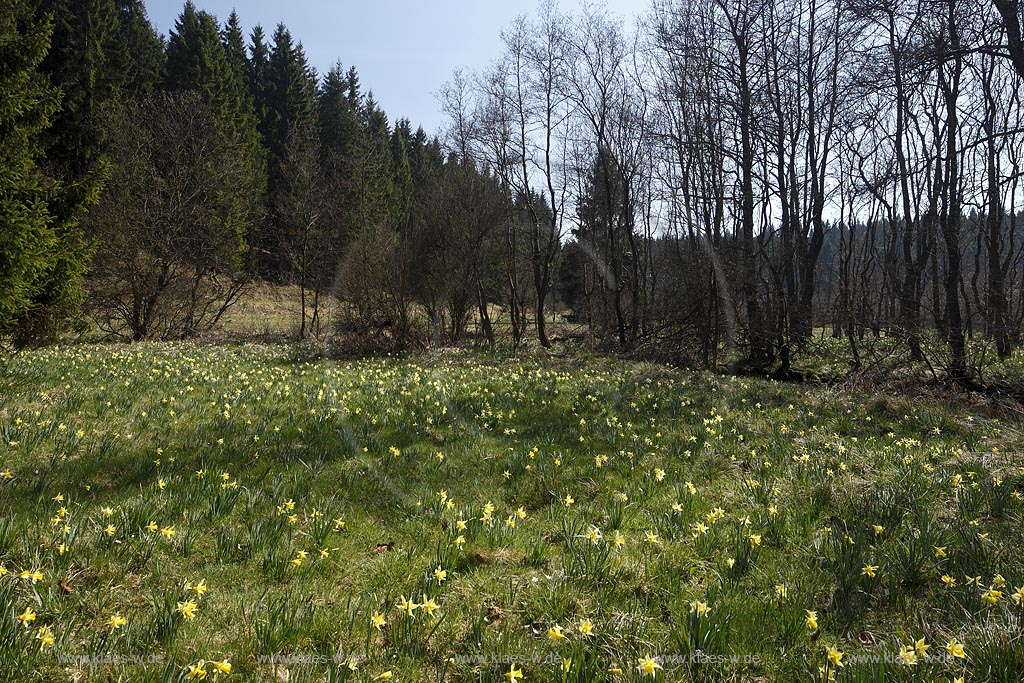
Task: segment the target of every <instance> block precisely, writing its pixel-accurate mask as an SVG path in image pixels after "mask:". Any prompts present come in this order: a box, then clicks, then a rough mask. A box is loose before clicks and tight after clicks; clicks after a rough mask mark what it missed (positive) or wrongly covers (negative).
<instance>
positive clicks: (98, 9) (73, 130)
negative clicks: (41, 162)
mask: <svg viewBox="0 0 1024 683" xmlns="http://www.w3.org/2000/svg"><path fill="white" fill-rule="evenodd" d="M47 16H49V17H52V19H53V35H52V39H51V43H50V48H49V51H48V53H47V55H46V58H45V59H44V60H43V63H42V65H41V70H42V71H43V72H44V73H46V74H47V75H48V76H49V77H50V82H51V83H52V84H53V85H55V86H57V87H59V88H60V89H61V91H62V92H63V98H62V106H61V109H60V110H59V111H58V112H57V113H56V114H55V116H54V118H53V125H52V127H50V128H49V130H48V131H47V132H46V134H45V135H44V140H45V144H46V152H47V154H46V158H47V162H48V165H49V166H51V167H53V168H55V169H56V172H57V173H59V174H60V175H63V176H64V177H68V178H73V179H81V178H84V177H85V176H86V175H88V174H89V173H91V172H93V171H95V170H96V168H97V165H98V163H99V158H100V155H101V153H102V144H103V130H102V128H101V126H100V124H99V116H98V114H99V112H100V110H101V109H102V108H103V106H104V105H105V104H106V103H107V102H109V101H110V100H111V99H113V97H114V96H115V94H116V92H117V90H118V88H119V85H120V83H121V81H122V78H123V75H122V74H121V73H120V71H119V68H120V66H121V64H118V60H117V59H115V58H113V57H116V56H117V53H118V50H117V48H116V37H117V34H118V32H119V21H118V12H117V6H116V5H115V3H114V0H39V2H38V3H37V5H36V17H37V18H38V19H42V18H43V17H47Z"/></svg>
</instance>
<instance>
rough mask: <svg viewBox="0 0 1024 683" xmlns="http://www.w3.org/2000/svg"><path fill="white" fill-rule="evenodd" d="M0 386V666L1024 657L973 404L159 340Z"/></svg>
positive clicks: (543, 664)
mask: <svg viewBox="0 0 1024 683" xmlns="http://www.w3.org/2000/svg"><path fill="white" fill-rule="evenodd" d="M0 396H2V398H0V400H2V403H0V512H2V515H3V516H2V519H0V563H2V566H3V570H2V572H3V573H4V575H3V576H0V612H2V614H3V619H2V621H0V669H2V670H0V679H2V680H11V681H37V680H44V681H65V680H100V681H107V680H109V681H118V680H132V681H140V680H151V681H158V680H161V681H162V680H179V679H181V680H184V679H186V678H188V677H190V676H191V677H192V678H193V679H203V678H204V677H205V679H206V680H212V679H215V678H220V677H223V676H225V675H227V676H228V679H227V680H249V681H264V680H279V681H283V680H287V681H292V682H294V681H342V680H352V681H356V680H358V681H368V680H373V679H380V680H387V679H390V680H395V681H460V682H461V681H466V682H468V681H509V680H511V681H512V683H515V681H516V680H519V679H518V676H519V673H520V672H521V674H522V680H523V681H639V680H650V679H651V677H652V676H653V677H654V678H656V679H658V680H662V679H664V680H705V681H754V680H758V681H762V680H767V681H780V682H781V681H786V682H789V681H811V680H824V679H828V678H831V677H833V676H834V677H835V679H836V680H841V681H842V680H845V681H880V680H886V681H889V680H896V681H900V680H908V681H909V680H915V681H951V680H954V679H956V678H961V677H962V678H964V680H967V681H1017V680H1019V679H1020V672H1021V671H1024V643H1022V642H1021V635H1020V626H1019V624H1020V617H1021V616H1022V614H1024V606H1022V605H1021V601H1022V590H1021V586H1024V559H1022V557H1021V554H1020V548H1021V547H1022V542H1024V526H1022V524H1021V521H1022V510H1024V507H1022V505H1024V504H1022V501H1021V498H1022V491H1024V470H1022V468H1021V465H1022V459H1021V458H1020V456H1019V453H1018V452H1017V451H1016V449H1018V448H1020V446H1021V436H1020V432H1019V431H1018V428H1017V425H1005V424H1002V423H1000V422H999V421H997V420H994V419H991V418H986V417H985V416H984V415H982V414H981V413H978V414H972V413H971V412H970V410H971V409H970V408H964V407H959V406H957V405H954V404H949V403H941V402H935V401H929V402H927V403H925V402H924V401H916V402H915V401H911V400H893V399H887V398H885V397H884V396H881V395H871V394H867V393H850V392H842V391H837V390H830V389H827V388H823V387H810V386H807V387H796V386H792V385H781V384H775V383H772V382H767V381H760V380H753V379H728V378H720V377H715V376H709V375H699V374H684V373H679V372H676V371H673V370H671V369H668V368H665V367H661V366H654V365H645V364H635V363H633V364H630V363H623V362H612V361H604V360H602V361H582V360H550V359H549V360H538V359H527V360H522V361H512V360H496V359H494V358H490V357H483V356H476V355H471V354H466V353H462V352H453V353H447V354H444V355H443V356H436V357H428V356H422V357H414V358H412V359H410V360H397V359H395V360H376V361H362V362H353V363H336V362H328V361H323V362H316V363H312V362H305V361H303V360H297V359H295V358H294V357H292V356H290V355H289V352H288V350H287V349H285V348H283V347H260V346H246V347H232V346H201V345H195V346H191V345H155V344H153V345H135V346H92V347H90V346H80V347H69V348H56V349H50V350H44V351H40V352H35V353H28V354H23V355H20V356H18V357H16V358H15V359H13V360H11V361H10V363H9V364H8V375H7V377H5V378H4V388H3V391H2V393H0ZM228 668H230V670H231V671H230V674H225V672H224V670H226V669H228Z"/></svg>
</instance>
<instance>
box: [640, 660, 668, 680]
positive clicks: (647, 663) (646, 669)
mask: <svg viewBox="0 0 1024 683" xmlns="http://www.w3.org/2000/svg"><path fill="white" fill-rule="evenodd" d="M636 668H637V670H638V671H640V673H642V674H644V675H645V676H651V677H652V678H653V677H654V676H655V675H657V673H658V669H660V668H662V666H661V664H660V663H658V660H657V659H655V658H654V657H651V656H650V655H647V656H646V657H644V658H643V659H641V660H640V663H639V664H637V666H636Z"/></svg>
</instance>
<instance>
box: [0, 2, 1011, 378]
mask: <svg viewBox="0 0 1024 683" xmlns="http://www.w3.org/2000/svg"><path fill="white" fill-rule="evenodd" d="M2 16H3V19H2V23H0V34H2V35H3V42H2V43H0V50H3V55H2V62H0V63H2V64H4V65H6V69H5V70H4V72H3V73H2V74H0V89H2V91H3V92H5V93H6V94H8V95H9V96H8V97H7V98H6V99H5V101H6V102H8V103H9V105H8V106H6V107H5V108H4V109H2V110H0V153H2V154H3V155H4V162H5V163H4V165H3V170H2V173H3V175H4V177H3V185H2V187H3V189H2V191H3V197H2V203H0V212H2V218H3V221H2V223H0V230H5V231H7V232H8V233H10V234H9V235H5V236H4V240H3V242H0V265H2V266H3V267H2V268H0V279H2V280H3V281H2V282H0V285H3V286H2V287H0V332H2V333H4V334H7V335H9V336H10V337H11V338H13V339H15V340H23V341H26V342H30V341H35V340H39V339H44V338H47V337H49V336H52V335H53V334H54V333H55V332H56V331H58V330H59V329H60V328H61V325H62V324H65V323H66V321H67V320H69V319H73V318H72V314H73V312H74V311H76V310H78V309H79V308H81V307H83V306H84V309H85V311H86V312H87V313H88V319H89V320H90V321H92V324H94V325H96V326H97V327H98V328H99V329H101V330H103V331H105V332H106V333H108V334H110V335H113V336H118V337H123V338H130V339H144V338H172V337H180V336H186V335H190V334H194V333H197V332H200V331H202V330H204V329H208V328H209V327H210V326H212V325H215V324H216V323H217V322H218V320H219V319H220V318H221V317H222V316H223V315H224V312H225V311H226V310H228V308H229V307H230V306H231V305H232V304H233V302H235V301H237V299H238V296H239V293H240V292H241V291H242V290H243V288H244V287H245V286H246V284H247V283H249V282H251V281H253V280H257V279H262V280H267V281H271V282H277V283H290V284H295V285H299V287H298V288H297V291H298V292H299V294H298V296H299V297H300V298H301V301H300V308H301V314H300V315H301V319H300V320H299V321H298V322H299V324H298V328H299V329H298V333H299V335H300V336H308V335H318V334H321V333H322V332H324V329H325V325H326V321H325V320H324V306H325V302H327V301H328V300H330V301H332V302H339V305H338V307H337V309H336V310H334V309H332V310H333V311H334V312H333V319H332V321H331V323H330V332H331V333H332V334H334V335H336V336H337V338H338V339H340V340H341V341H342V342H343V343H346V344H349V345H354V346H357V347H363V348H366V349H368V350H370V349H382V348H403V347H409V346H418V345H428V344H444V343H452V342H459V341H462V340H463V339H465V338H466V337H467V335H468V334H470V333H472V334H474V335H477V337H478V338H479V339H481V340H483V341H486V342H488V343H491V344H494V343H496V341H497V340H499V339H507V340H509V341H510V342H511V344H513V345H518V344H519V343H521V342H522V341H523V340H524V339H526V338H528V337H530V336H533V337H535V338H536V339H537V341H538V342H539V343H540V344H541V345H542V346H550V345H551V343H552V334H553V333H552V331H551V330H550V329H549V326H550V325H551V324H552V323H551V321H552V320H555V319H556V317H555V316H556V315H561V319H567V320H568V321H569V322H570V323H572V324H574V325H575V326H577V327H578V328H579V329H582V330H583V331H584V332H585V334H586V336H587V337H588V338H589V339H590V340H591V341H592V342H593V343H594V344H596V345H598V346H600V347H602V348H605V349H609V350H615V351H621V352H630V353H647V354H651V355H659V356H663V357H668V358H672V359H675V360H677V361H683V362H687V363H691V364H705V365H712V366H718V365H720V364H721V363H723V362H731V363H733V364H734V367H735V369H741V370H749V371H754V372H769V371H777V372H781V373H782V374H785V373H787V372H788V371H789V369H790V364H791V361H792V358H793V357H794V355H796V354H799V353H800V352H801V351H803V350H805V349H806V348H807V345H808V343H809V342H810V341H811V340H812V338H813V337H814V335H815V334H816V333H819V332H823V331H827V332H828V333H829V334H831V335H833V336H835V337H837V338H840V339H842V340H844V343H845V344H846V345H847V346H848V349H849V353H850V356H851V358H852V359H853V362H854V365H858V364H859V363H860V362H861V355H862V350H863V349H864V348H865V346H867V345H870V343H871V340H872V339H877V338H883V337H884V338H887V339H896V340H898V341H899V344H900V345H901V346H902V347H903V348H904V349H905V351H906V353H907V354H908V357H909V358H910V359H912V360H929V361H933V360H935V357H934V356H935V354H936V353H937V354H938V356H940V357H941V358H940V360H941V362H942V364H943V367H944V368H945V369H946V370H947V371H948V373H949V375H950V376H952V377H954V378H957V379H964V380H966V379H967V378H968V377H969V376H970V375H971V374H972V367H971V366H972V359H971V357H970V356H971V353H972V351H971V349H973V348H982V349H989V348H991V349H992V352H993V353H994V354H996V355H998V356H999V357H1006V356H1008V355H1009V354H1010V353H1011V352H1012V351H1013V349H1014V348H1016V347H1017V346H1019V345H1020V344H1021V342H1022V329H1024V287H1022V279H1024V249H1022V245H1021V242H1022V241H1024V235H1021V234H1020V233H1019V232H1018V218H1019V208H1018V203H1019V199H1018V193H1019V181H1020V177H1021V163H1022V152H1024V146H1022V143H1024V136H1022V133H1024V121H1022V116H1021V112H1022V108H1021V103H1020V91H1021V88H1020V85H1021V79H1022V78H1024V42H1022V39H1021V11H1020V7H1019V5H1018V3H1017V2H1016V1H1015V0H992V1H991V2H990V1H989V0H782V1H778V2H774V1H769V0H713V1H711V2H703V1H698V0H654V2H652V4H651V5H650V7H649V8H648V10H647V11H646V13H645V14H644V15H643V16H642V17H640V18H638V20H637V22H636V26H635V27H633V28H631V29H630V30H627V28H626V26H625V24H624V23H623V21H622V20H621V18H618V17H615V16H612V15H611V14H610V13H608V12H607V11H606V10H604V9H602V8H601V7H599V6H587V7H584V8H583V9H581V10H580V11H578V12H575V13H568V12H563V11H562V10H561V9H560V8H559V7H558V6H557V5H556V4H554V3H553V2H550V1H545V2H542V3H541V4H540V5H539V7H538V9H537V11H536V12H534V13H533V14H531V15H524V16H521V17H518V18H517V19H515V20H514V21H513V22H512V23H511V24H510V25H508V26H507V27H506V28H505V29H504V30H503V31H502V33H501V35H500V36H498V38H499V39H500V40H499V42H498V43H497V49H496V54H495V58H494V59H493V60H492V61H491V62H490V63H489V64H488V65H487V67H485V68H484V69H482V70H480V71H479V72H476V73H467V72H462V71H457V72H456V73H455V74H454V75H453V77H452V79H451V80H450V81H449V82H448V83H447V84H446V85H445V86H444V87H443V89H442V91H441V94H440V101H441V105H442V106H443V108H444V110H445V112H446V114H447V120H446V125H445V130H444V131H442V132H441V134H440V136H439V137H437V136H435V137H431V136H428V135H427V134H426V133H425V132H424V131H423V130H422V129H417V130H415V131H413V130H412V127H411V124H410V122H409V121H408V120H405V119H399V120H397V121H396V122H395V123H394V124H393V125H392V124H391V123H389V120H388V118H387V116H386V115H385V113H384V112H383V111H382V110H381V109H380V107H379V106H378V105H377V104H376V102H375V101H374V99H373V96H372V93H370V92H364V91H363V89H362V87H361V84H360V82H359V78H358V74H357V72H356V71H355V69H354V68H348V69H345V68H343V67H342V66H341V65H340V63H339V64H338V65H336V66H335V67H333V68H332V69H330V70H329V71H328V72H327V73H326V74H323V75H320V74H317V73H316V72H315V71H314V69H312V68H311V67H310V65H309V64H308V61H307V60H306V57H305V54H304V51H303V48H302V44H301V43H300V42H297V41H296V40H295V39H294V38H293V37H292V36H291V34H290V33H289V32H288V30H287V28H286V27H285V26H283V25H279V26H278V27H277V28H276V30H275V31H274V32H273V34H272V35H271V36H269V37H267V36H266V35H265V34H264V32H263V30H262V29H261V28H260V27H258V26H257V27H256V28H255V29H254V30H252V31H251V32H250V34H249V35H248V36H245V35H244V33H243V31H242V28H241V22H240V19H239V17H238V16H237V15H236V14H234V13H232V14H231V15H230V16H229V17H228V18H227V20H226V21H225V22H224V23H223V24H221V23H218V20H217V19H216V18H215V17H213V16H212V15H210V14H208V13H206V12H203V11H200V10H198V9H197V8H196V7H195V6H194V5H192V4H191V2H188V3H186V4H185V7H184V9H183V11H182V14H181V16H180V17H179V18H178V21H177V22H176V24H175V27H174V29H173V30H172V31H171V32H170V33H169V35H168V36H167V37H166V38H164V37H162V36H160V35H158V34H157V32H156V31H155V30H154V29H153V27H152V25H151V24H150V22H149V21H148V19H147V17H146V14H145V9H144V7H143V5H142V3H141V2H140V1H139V0H81V1H77V2H70V1H69V0H17V1H16V2H14V3H13V5H12V6H11V8H10V9H8V10H4V14H3V15H2ZM558 329H565V328H564V326H561V327H559V328H558ZM975 342H977V344H975Z"/></svg>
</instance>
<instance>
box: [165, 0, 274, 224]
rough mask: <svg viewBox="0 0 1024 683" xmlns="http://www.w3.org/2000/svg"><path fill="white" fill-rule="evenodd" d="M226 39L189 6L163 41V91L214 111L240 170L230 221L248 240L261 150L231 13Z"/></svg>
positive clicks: (255, 217) (255, 212)
mask: <svg viewBox="0 0 1024 683" xmlns="http://www.w3.org/2000/svg"><path fill="white" fill-rule="evenodd" d="M232 16H233V20H232V21H229V23H228V27H227V29H226V31H225V36H224V37H225V40H222V38H221V32H220V30H219V28H218V25H217V20H216V19H215V18H214V17H213V16H212V15H211V14H209V13H208V12H202V11H198V10H197V9H196V7H195V5H194V4H193V3H192V2H191V0H190V1H189V2H186V3H185V8H184V10H183V11H182V13H181V16H180V17H178V20H177V22H176V23H175V27H174V30H173V31H172V32H171V35H170V38H169V40H168V43H167V69H166V79H165V87H166V88H167V89H168V90H170V91H178V92H186V91H196V92H198V93H199V94H200V96H201V97H202V99H203V102H204V104H206V106H208V107H209V108H210V109H211V110H212V111H213V113H214V116H215V120H216V123H217V126H218V128H219V129H220V132H221V133H222V134H223V135H224V137H225V138H226V139H227V140H228V144H229V145H230V147H231V149H232V151H233V154H234V155H235V158H236V160H237V164H238V165H239V167H240V168H242V169H243V170H244V171H245V172H244V173H240V174H236V175H235V176H234V178H235V180H236V182H237V183H238V184H237V185H236V187H235V188H234V191H233V195H234V200H235V207H234V214H233V216H232V218H231V219H230V220H232V221H238V222H239V223H240V224H242V225H244V226H245V235H246V237H247V239H249V240H254V241H258V235H256V234H254V233H253V232H252V230H253V227H254V226H257V225H259V215H260V213H261V211H260V197H261V195H262V190H263V186H264V184H263V178H264V176H263V168H264V166H263V163H264V162H263V151H262V148H261V146H260V141H259V136H258V134H257V129H256V126H257V120H256V114H255V111H254V108H253V101H252V97H251V96H250V94H249V90H248V88H247V87H246V83H245V68H244V61H243V59H244V47H243V45H242V40H241V28H240V25H239V22H238V17H237V16H236V15H234V14H233V15H232Z"/></svg>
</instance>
